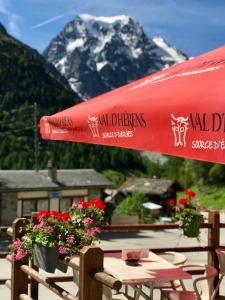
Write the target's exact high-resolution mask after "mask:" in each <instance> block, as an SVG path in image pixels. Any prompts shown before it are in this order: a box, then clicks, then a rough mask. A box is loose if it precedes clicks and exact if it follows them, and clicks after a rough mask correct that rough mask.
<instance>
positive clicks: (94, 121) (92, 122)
mask: <svg viewBox="0 0 225 300" xmlns="http://www.w3.org/2000/svg"><path fill="white" fill-rule="evenodd" d="M87 122H88V127H89V128H90V129H91V133H92V136H93V137H99V132H98V126H99V121H98V117H95V116H88V120H87Z"/></svg>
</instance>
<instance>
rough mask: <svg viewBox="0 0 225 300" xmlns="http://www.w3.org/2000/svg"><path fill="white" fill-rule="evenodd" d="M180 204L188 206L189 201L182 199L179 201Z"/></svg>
mask: <svg viewBox="0 0 225 300" xmlns="http://www.w3.org/2000/svg"><path fill="white" fill-rule="evenodd" d="M178 203H179V205H186V204H187V199H185V198H180V199H179V200H178Z"/></svg>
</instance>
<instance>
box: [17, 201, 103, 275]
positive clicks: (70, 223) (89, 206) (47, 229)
mask: <svg viewBox="0 0 225 300" xmlns="http://www.w3.org/2000/svg"><path fill="white" fill-rule="evenodd" d="M104 208H105V205H104V203H103V202H102V201H101V200H100V199H92V200H90V201H89V202H85V201H83V200H82V199H79V200H78V202H77V203H73V205H72V207H71V209H70V210H69V211H68V212H63V213H61V212H59V211H52V212H49V211H47V210H42V211H41V212H40V213H39V214H38V215H37V223H36V224H34V223H31V224H29V225H27V226H26V228H25V229H24V228H23V229H22V230H23V231H24V230H25V235H24V237H23V239H17V240H16V241H14V242H13V244H12V246H11V247H12V254H11V255H12V259H14V260H21V259H23V258H24V257H30V258H31V257H33V259H34V263H35V264H36V265H37V266H39V267H40V268H42V269H44V270H45V271H47V272H51V273H53V272H55V268H56V267H57V265H58V262H59V261H58V258H59V255H74V254H79V252H80V250H81V249H82V248H83V246H86V245H92V244H93V243H94V241H95V240H96V239H97V234H98V233H100V232H101V229H100V227H99V226H100V225H101V223H102V221H103V219H104ZM61 270H62V269H61Z"/></svg>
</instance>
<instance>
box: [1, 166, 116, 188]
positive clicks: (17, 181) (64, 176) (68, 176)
mask: <svg viewBox="0 0 225 300" xmlns="http://www.w3.org/2000/svg"><path fill="white" fill-rule="evenodd" d="M62 187H64V188H88V187H89V188H90V187H96V188H112V187H113V183H112V182H111V181H109V180H108V179H107V178H106V177H104V176H103V175H101V174H100V173H98V172H97V171H95V170H94V169H75V170H57V180H56V181H53V180H52V179H51V178H50V177H49V176H48V170H40V171H35V170H14V171H11V170H10V171H5V170H2V171H0V190H1V191H3V190H40V189H43V188H44V189H47V190H48V189H50V190H59V189H62Z"/></svg>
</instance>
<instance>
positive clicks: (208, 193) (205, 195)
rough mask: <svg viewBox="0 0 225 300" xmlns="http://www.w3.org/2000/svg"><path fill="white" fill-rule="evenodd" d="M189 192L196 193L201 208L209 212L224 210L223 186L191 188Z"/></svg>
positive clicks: (224, 193) (224, 192)
mask: <svg viewBox="0 0 225 300" xmlns="http://www.w3.org/2000/svg"><path fill="white" fill-rule="evenodd" d="M191 190H193V191H195V192H196V197H195V198H196V199H198V200H199V201H200V203H201V205H202V206H203V207H206V208H207V209H209V210H223V209H224V210H225V187H223V186H201V187H197V186H193V187H192V188H191Z"/></svg>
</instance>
